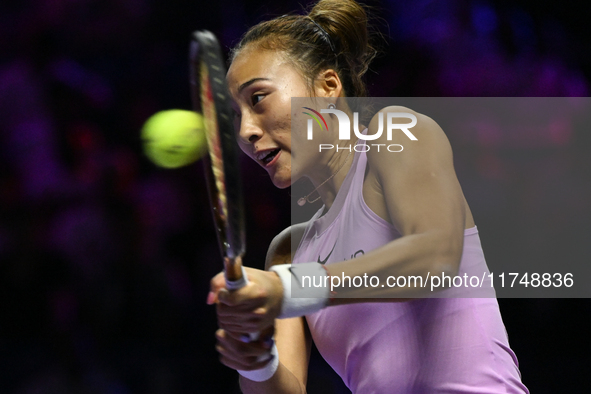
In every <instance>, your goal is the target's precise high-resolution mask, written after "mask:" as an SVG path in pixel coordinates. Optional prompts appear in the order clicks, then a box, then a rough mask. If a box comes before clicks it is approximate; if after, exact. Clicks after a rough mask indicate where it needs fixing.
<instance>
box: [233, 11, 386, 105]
mask: <svg viewBox="0 0 591 394" xmlns="http://www.w3.org/2000/svg"><path fill="white" fill-rule="evenodd" d="M367 21H368V17H367V13H366V12H365V9H364V8H363V7H362V6H361V5H359V4H358V3H357V2H356V1H354V0H320V1H318V3H316V4H315V5H314V7H313V8H312V9H311V10H310V12H309V13H308V15H284V16H281V17H278V18H275V19H272V20H269V21H265V22H261V23H259V24H257V25H256V26H253V27H252V28H251V29H250V30H248V31H247V32H246V34H245V35H244V36H243V37H242V39H241V40H240V42H239V43H238V45H237V46H236V47H235V48H234V49H233V50H232V52H231V55H230V60H231V61H232V60H233V59H234V58H235V57H236V56H237V54H238V53H239V52H240V51H241V50H242V49H243V48H244V47H246V46H247V45H257V46H258V47H259V48H263V49H269V50H279V51H282V52H284V53H285V55H286V56H287V59H288V60H289V61H290V62H291V63H292V64H293V65H294V66H295V67H296V68H297V69H298V70H299V71H300V72H301V74H302V75H303V76H304V77H305V78H306V79H307V83H308V88H309V89H310V91H312V88H313V85H314V80H315V79H316V77H317V76H318V74H319V73H320V72H321V71H322V70H326V69H329V68H332V69H334V70H335V71H336V72H337V74H338V75H339V78H340V79H341V82H342V84H343V87H344V90H345V95H346V96H348V97H365V96H367V90H366V87H365V83H364V82H363V80H362V77H363V75H364V74H365V72H366V71H367V69H368V67H369V63H370V62H371V60H372V59H373V58H374V56H375V55H376V50H375V49H374V48H373V46H372V45H371V44H370V39H369V38H370V34H369V32H368V27H367Z"/></svg>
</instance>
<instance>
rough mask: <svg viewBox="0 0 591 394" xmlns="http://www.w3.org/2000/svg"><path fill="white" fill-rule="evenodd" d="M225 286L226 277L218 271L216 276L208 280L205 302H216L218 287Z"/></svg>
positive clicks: (209, 303)
mask: <svg viewBox="0 0 591 394" xmlns="http://www.w3.org/2000/svg"><path fill="white" fill-rule="evenodd" d="M225 287H226V279H225V277H224V272H223V271H222V272H220V273H219V274H217V275H216V276H214V277H213V278H212V279H211V281H210V282H209V293H208V294H207V304H208V305H211V304H214V303H216V302H218V292H219V291H220V289H223V288H225Z"/></svg>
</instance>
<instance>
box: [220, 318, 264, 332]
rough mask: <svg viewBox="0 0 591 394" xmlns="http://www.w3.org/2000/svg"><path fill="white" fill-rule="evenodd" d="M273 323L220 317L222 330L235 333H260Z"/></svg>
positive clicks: (252, 319)
mask: <svg viewBox="0 0 591 394" xmlns="http://www.w3.org/2000/svg"><path fill="white" fill-rule="evenodd" d="M272 323H273V322H272V321H266V320H260V319H258V318H257V319H255V318H248V319H246V318H242V319H239V318H237V317H236V316H229V317H227V318H223V317H218V326H219V327H220V328H222V329H224V330H227V331H234V332H260V331H261V330H262V329H264V328H267V327H268V326H269V325H270V324H272Z"/></svg>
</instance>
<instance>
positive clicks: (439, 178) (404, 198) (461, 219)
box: [367, 107, 465, 263]
mask: <svg viewBox="0 0 591 394" xmlns="http://www.w3.org/2000/svg"><path fill="white" fill-rule="evenodd" d="M380 112H384V113H386V112H407V113H412V114H414V115H415V116H416V117H417V124H416V126H415V127H413V128H412V129H410V131H411V132H412V134H413V135H414V136H415V137H416V138H417V140H416V141H413V140H411V139H410V138H408V137H407V136H406V135H405V133H403V132H402V131H400V130H394V131H393V132H392V140H391V141H388V140H387V135H386V133H385V130H384V133H383V134H382V136H381V137H380V138H379V140H381V141H377V142H378V143H384V144H387V145H390V144H399V145H402V146H403V150H402V151H401V152H389V151H388V150H385V149H383V148H382V149H380V151H379V152H378V151H377V150H372V149H370V150H369V151H368V153H367V158H368V165H369V170H370V172H372V173H373V178H374V179H375V182H376V183H378V185H377V187H376V189H378V190H379V191H380V192H381V193H383V200H384V202H385V205H386V210H387V215H388V219H390V221H391V223H392V224H393V225H394V226H395V227H396V228H397V229H398V230H399V231H400V233H401V234H402V235H403V236H404V235H411V234H423V233H437V234H438V236H439V237H440V238H439V239H442V242H441V243H442V245H443V244H445V245H446V246H447V247H449V249H450V251H451V252H452V253H455V254H458V253H459V254H460V255H461V248H462V243H463V230H464V223H465V205H464V204H465V201H464V197H463V194H462V191H461V188H460V185H459V182H458V180H457V177H456V174H455V170H454V166H453V155H452V150H451V146H450V144H449V141H448V139H447V137H446V135H445V133H444V132H443V130H442V129H441V128H440V127H439V125H438V124H437V123H436V122H435V121H433V120H432V119H431V118H429V117H427V116H425V115H422V114H419V113H416V112H414V111H411V110H409V109H408V108H403V107H387V108H384V109H383V110H382V111H380ZM386 119H387V117H386V116H385V115H384V124H385V123H386ZM405 122H408V121H407V120H402V119H401V121H400V122H399V123H405ZM377 127H378V115H376V116H374V118H373V119H372V121H371V122H370V125H369V133H370V134H372V133H375V130H376V129H377ZM458 263H459V258H458Z"/></svg>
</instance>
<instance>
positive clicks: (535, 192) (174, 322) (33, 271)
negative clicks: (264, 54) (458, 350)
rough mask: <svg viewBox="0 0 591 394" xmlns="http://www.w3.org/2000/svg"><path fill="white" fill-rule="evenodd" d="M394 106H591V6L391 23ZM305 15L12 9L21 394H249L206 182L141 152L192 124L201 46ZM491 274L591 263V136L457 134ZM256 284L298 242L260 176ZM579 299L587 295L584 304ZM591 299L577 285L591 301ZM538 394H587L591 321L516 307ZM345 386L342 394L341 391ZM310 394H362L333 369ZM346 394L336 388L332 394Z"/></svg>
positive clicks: (510, 306) (1, 339) (219, 8)
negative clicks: (162, 123) (231, 365)
mask: <svg viewBox="0 0 591 394" xmlns="http://www.w3.org/2000/svg"><path fill="white" fill-rule="evenodd" d="M372 4H373V5H375V6H377V7H378V12H377V15H379V16H380V17H381V19H379V20H376V21H375V22H374V25H375V26H376V27H377V28H378V29H379V30H380V31H381V32H382V33H383V34H384V35H385V36H386V37H387V40H386V42H384V44H383V54H382V56H381V57H380V58H378V59H377V60H376V61H375V63H374V65H373V66H372V68H371V70H370V71H369V73H368V76H367V80H368V84H369V89H370V92H371V94H372V95H373V96H401V97H403V96H408V97H411V96H419V97H420V96H443V97H448V96H500V97H503V96H523V97H530V96H588V95H589V77H591V58H590V51H589V44H590V42H589V40H588V37H587V36H586V35H585V33H586V30H587V22H588V16H589V11H591V10H590V6H589V5H587V4H586V3H584V2H577V3H570V2H569V3H568V6H567V5H566V3H563V4H557V3H556V2H550V1H523V0H522V1H472V0H470V1H469V0H465V1H461V0H447V1H427V0H417V1H412V2H410V1H382V2H379V1H374V2H373V3H372ZM299 9H300V5H299V4H298V3H297V2H295V1H287V0H282V1H275V2H268V1H260V0H259V1H255V0H252V1H239V0H222V1H219V2H214V1H207V2H206V1H202V0H200V1H186V0H172V1H170V0H169V1H163V0H129V1H122V0H121V1H114V0H101V1H98V0H38V1H32V0H28V1H18V2H17V1H3V2H2V3H1V4H0V115H1V119H2V120H3V121H2V126H1V129H0V130H1V134H0V142H1V143H0V152H1V155H0V393H15V394H25V393H26V394H29V393H66V394H69V393H105V394H107V393H108V394H112V393H113V394H115V393H117V394H126V393H150V394H151V393H154V394H160V393H233V392H237V388H236V387H237V385H236V381H237V378H236V373H235V372H234V371H232V370H229V369H227V368H225V367H224V366H222V365H221V364H220V363H219V362H218V361H217V355H216V353H215V351H214V342H215V341H214V336H213V334H214V331H215V329H216V319H215V311H214V308H212V307H208V306H206V305H205V297H206V294H207V291H208V282H209V279H210V278H211V277H212V276H213V275H214V274H215V273H216V272H217V271H218V270H219V269H220V267H221V265H220V261H219V260H220V258H219V252H218V249H217V242H216V239H215V234H214V232H213V224H212V220H211V214H210V212H209V208H208V205H207V197H206V192H205V190H204V183H203V177H202V174H201V173H202V169H201V165H200V164H199V163H198V164H195V165H191V166H189V167H186V168H182V169H178V170H162V169H158V168H156V167H155V166H154V165H152V164H151V163H150V162H148V161H147V160H146V159H145V157H144V156H143V155H142V152H141V145H140V139H139V131H140V129H141V126H142V124H143V122H144V121H145V120H146V119H147V118H148V117H149V116H150V115H151V114H153V113H155V112H157V111H160V110H163V109H170V108H184V109H189V108H190V97H189V85H188V82H187V80H188V61H187V49H188V42H189V36H190V33H191V31H193V30H196V29H209V30H211V31H213V32H214V33H215V34H216V35H218V37H220V39H221V41H222V43H223V45H224V48H226V49H227V48H228V47H231V46H232V45H233V44H235V43H236V42H237V40H238V38H239V37H240V35H241V34H242V33H243V32H244V31H245V30H246V28H247V27H248V26H251V25H253V24H254V23H256V22H258V21H260V20H263V19H268V18H269V17H273V16H278V15H282V14H284V13H286V12H288V11H293V10H299ZM448 133H449V136H450V139H451V142H452V145H453V146H454V151H455V161H456V168H457V172H458V176H459V178H460V181H461V183H462V185H463V188H464V192H465V194H466V197H467V199H468V202H469V204H470V205H471V208H472V211H473V213H474V216H475V219H476V222H477V224H478V226H479V230H480V233H481V238H482V241H483V246H484V249H485V254H486V255H487V259H488V260H489V261H491V262H494V261H497V260H503V261H506V260H509V261H520V260H522V259H526V260H528V261H532V262H534V263H535V262H536V261H538V260H539V261H540V262H541V264H542V263H543V264H542V265H541V266H545V265H547V264H548V263H550V264H553V265H552V266H553V267H556V271H559V270H560V262H561V261H565V260H569V261H570V260H572V259H575V260H580V261H581V262H582V263H585V262H588V260H589V256H590V255H591V253H590V252H591V246H590V242H589V241H588V238H589V235H591V220H590V219H591V207H590V204H589V201H591V182H590V180H591V163H590V159H589V157H590V156H589V154H588V149H589V148H590V147H591V138H590V137H589V131H588V130H580V129H574V128H573V127H566V128H563V129H561V131H560V132H557V133H551V134H547V133H545V134H544V133H540V134H539V135H538V134H536V133H533V134H532V133H531V132H530V133H526V132H520V131H519V130H517V131H515V133H514V134H512V136H511V137H507V136H505V135H501V136H498V135H497V136H492V137H491V136H490V135H489V134H487V133H482V132H478V130H473V131H463V132H459V131H454V130H449V131H448ZM241 163H242V168H243V171H244V177H245V179H247V181H246V182H245V192H246V193H245V198H246V205H247V207H248V211H247V221H248V254H247V256H246V264H247V265H250V266H254V267H262V264H263V259H264V255H265V252H266V247H267V245H268V243H269V242H270V240H271V239H272V237H273V236H274V235H275V234H276V233H278V232H279V231H280V230H281V229H283V228H284V227H286V226H287V225H288V224H289V222H290V211H289V209H288V207H289V206H290V205H289V204H290V196H289V191H288V190H278V189H275V188H274V187H273V186H272V184H271V183H270V182H269V180H268V178H267V176H266V174H265V173H264V171H263V170H261V169H259V168H257V167H256V164H253V163H250V162H249V161H247V160H246V158H244V157H242V159H241ZM577 280H579V282H577ZM584 281H585V278H575V283H579V284H580V285H584V286H586V285H588V284H587V283H584ZM499 303H500V306H501V310H502V313H503V317H504V320H505V324H506V327H507V331H508V333H509V338H510V342H511V345H512V347H513V349H514V350H515V352H516V353H517V356H518V358H519V361H520V368H521V372H522V375H523V381H524V383H525V384H526V385H527V386H528V387H529V388H530V390H531V392H532V393H553V394H554V393H587V392H589V391H590V388H591V385H590V384H589V379H588V376H587V374H586V373H585V372H584V371H586V370H588V367H589V362H590V361H591V360H590V359H591V358H590V357H589V350H590V348H591V346H590V341H589V338H588V333H589V332H591V330H590V328H591V323H590V319H589V316H591V302H589V300H587V299H501V300H499ZM333 382H334V385H333ZM309 386H310V390H309V392H310V393H315V392H322V393H331V392H334V393H341V392H346V391H343V389H342V386H341V385H340V383H339V380H338V378H335V377H334V375H332V374H331V372H330V371H329V369H328V368H327V367H326V365H325V364H323V362H322V360H321V359H319V358H318V357H317V356H315V357H314V358H313V360H312V363H311V368H310V384H309ZM333 387H334V388H333Z"/></svg>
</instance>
